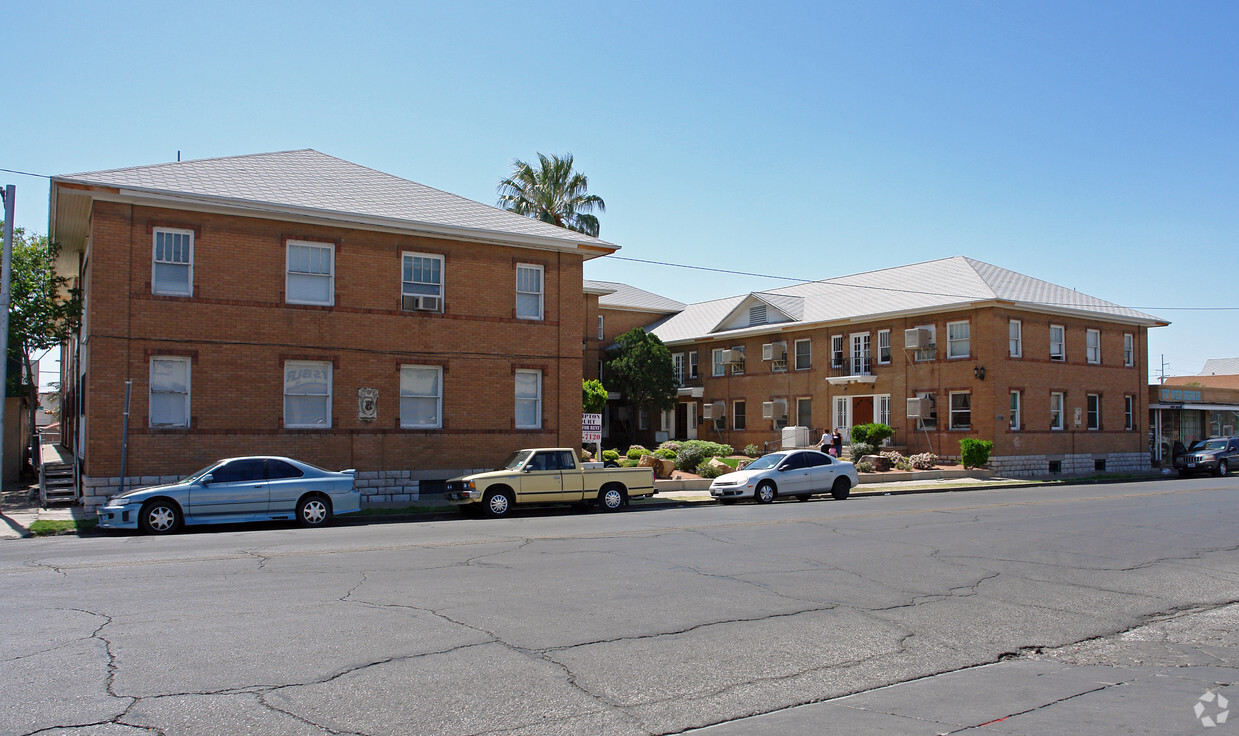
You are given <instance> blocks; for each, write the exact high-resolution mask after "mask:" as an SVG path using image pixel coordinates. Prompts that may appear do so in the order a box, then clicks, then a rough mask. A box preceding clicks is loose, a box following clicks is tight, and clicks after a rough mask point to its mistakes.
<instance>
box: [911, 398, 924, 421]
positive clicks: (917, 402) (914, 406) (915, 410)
mask: <svg viewBox="0 0 1239 736" xmlns="http://www.w3.org/2000/svg"><path fill="white" fill-rule="evenodd" d="M922 402H923V399H908V418H909V419H919V418H920V416H921V411H922V408H921V404H922Z"/></svg>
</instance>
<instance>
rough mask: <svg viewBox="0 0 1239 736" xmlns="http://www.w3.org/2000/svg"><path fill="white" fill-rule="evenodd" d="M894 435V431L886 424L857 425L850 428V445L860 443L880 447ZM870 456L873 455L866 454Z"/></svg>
mask: <svg viewBox="0 0 1239 736" xmlns="http://www.w3.org/2000/svg"><path fill="white" fill-rule="evenodd" d="M893 434H895V430H893V429H891V428H890V426H889V425H886V424H857V425H856V426H855V427H852V443H853V444H855V443H857V442H861V443H863V444H866V445H875V446H876V445H880V444H882V443H883V442H885V441H886V440H887V439H889V438H890V437H891V435H893ZM868 454H870V455H872V454H873V453H868Z"/></svg>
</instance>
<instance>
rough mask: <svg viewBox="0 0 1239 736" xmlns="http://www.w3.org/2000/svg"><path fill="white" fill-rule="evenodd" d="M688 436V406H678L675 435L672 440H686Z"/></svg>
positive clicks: (676, 409) (676, 408)
mask: <svg viewBox="0 0 1239 736" xmlns="http://www.w3.org/2000/svg"><path fill="white" fill-rule="evenodd" d="M687 434H688V404H677V405H676V407H675V434H673V435H672V436H671V438H672V439H676V440H678V439H684V438H685V436H686V435H687Z"/></svg>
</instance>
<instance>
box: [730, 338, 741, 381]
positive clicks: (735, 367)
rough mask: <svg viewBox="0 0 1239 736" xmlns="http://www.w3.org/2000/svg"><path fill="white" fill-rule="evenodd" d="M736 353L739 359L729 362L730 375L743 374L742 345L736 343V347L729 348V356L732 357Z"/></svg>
mask: <svg viewBox="0 0 1239 736" xmlns="http://www.w3.org/2000/svg"><path fill="white" fill-rule="evenodd" d="M737 355H739V356H740V360H739V362H735V363H732V364H731V375H733V376H743V375H744V346H743V345H737V346H736V347H733V348H732V349H731V356H732V357H733V358H734V357H736V356H737Z"/></svg>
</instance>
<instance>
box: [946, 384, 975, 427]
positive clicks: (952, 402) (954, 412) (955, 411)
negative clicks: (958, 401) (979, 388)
mask: <svg viewBox="0 0 1239 736" xmlns="http://www.w3.org/2000/svg"><path fill="white" fill-rule="evenodd" d="M957 396H963V397H964V398H965V399H966V401H967V404H968V406H966V407H964V408H963V409H957V408H955V397H957ZM948 402H949V403H948V406H949V407H950V409H949V411H950V414H951V420H950V421H951V423H950V425H949V426H950V428H951V429H953V430H956V431H960V430H969V429H972V392H971V391H951V392H950V395H949V398H948ZM957 414H967V415H968V421H967V422H966V423H965V424H958V423H957V422H956V421H955V416H956V415H957Z"/></svg>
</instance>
